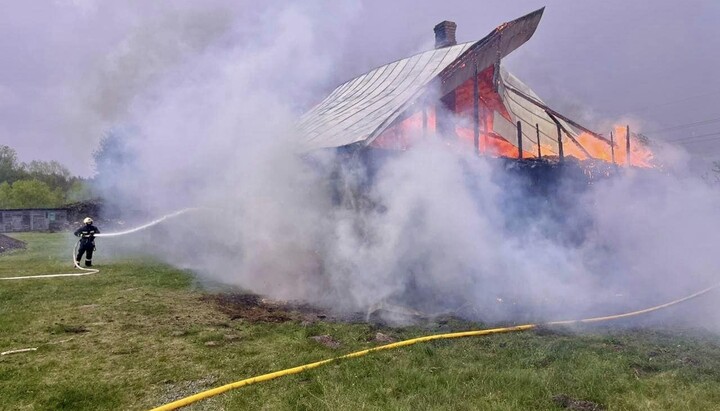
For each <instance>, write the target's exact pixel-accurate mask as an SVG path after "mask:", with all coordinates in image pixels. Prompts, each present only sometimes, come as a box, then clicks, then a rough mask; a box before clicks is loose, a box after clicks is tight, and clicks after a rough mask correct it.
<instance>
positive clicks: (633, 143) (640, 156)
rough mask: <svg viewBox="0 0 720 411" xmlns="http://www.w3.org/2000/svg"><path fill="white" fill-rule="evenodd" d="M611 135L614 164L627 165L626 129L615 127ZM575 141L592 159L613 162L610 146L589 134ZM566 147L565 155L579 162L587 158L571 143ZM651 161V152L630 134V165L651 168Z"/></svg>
mask: <svg viewBox="0 0 720 411" xmlns="http://www.w3.org/2000/svg"><path fill="white" fill-rule="evenodd" d="M613 135H614V142H615V150H614V156H615V163H617V164H622V165H627V164H628V155H627V138H628V136H627V128H626V127H624V126H615V127H614V130H613ZM576 139H577V141H578V143H580V144H581V145H582V146H583V147H584V148H585V150H587V152H588V153H590V155H591V156H593V157H594V158H598V159H601V160H605V161H608V162H610V161H613V150H611V149H610V145H609V144H608V143H607V142H605V141H602V140H600V139H599V138H597V137H595V136H593V135H592V134H590V133H582V134H580V135H579V136H577V137H576ZM566 145H567V146H569V147H568V148H569V150H566V151H565V152H566V153H567V155H571V156H573V157H577V158H579V159H581V160H584V159H586V158H588V157H587V155H585V153H583V152H582V151H580V149H578V148H577V147H576V146H575V144H573V143H572V142H568V143H566ZM652 160H653V153H652V150H650V148H649V147H648V146H647V145H645V144H644V143H643V142H641V141H640V140H639V139H638V138H637V137H634V136H633V135H632V133H630V165H633V166H636V167H652V166H653V164H652Z"/></svg>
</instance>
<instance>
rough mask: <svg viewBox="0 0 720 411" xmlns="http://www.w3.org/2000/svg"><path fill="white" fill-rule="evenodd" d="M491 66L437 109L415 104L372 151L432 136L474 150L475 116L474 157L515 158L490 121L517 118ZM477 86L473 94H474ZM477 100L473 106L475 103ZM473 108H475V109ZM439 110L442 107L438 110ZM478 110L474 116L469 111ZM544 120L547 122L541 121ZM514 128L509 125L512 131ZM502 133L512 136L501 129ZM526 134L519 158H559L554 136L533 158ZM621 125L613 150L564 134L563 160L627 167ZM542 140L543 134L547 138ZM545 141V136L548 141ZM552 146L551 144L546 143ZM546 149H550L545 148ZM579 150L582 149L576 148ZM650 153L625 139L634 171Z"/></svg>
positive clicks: (533, 145)
mask: <svg viewBox="0 0 720 411" xmlns="http://www.w3.org/2000/svg"><path fill="white" fill-rule="evenodd" d="M495 78H496V75H495V67H494V66H490V67H488V68H487V69H485V70H483V71H482V72H480V73H478V75H477V83H475V82H474V80H475V79H474V78H470V79H468V80H467V81H465V82H464V83H463V84H462V85H460V86H459V87H458V88H456V89H455V90H454V91H452V92H450V93H449V94H447V95H446V96H444V97H443V98H442V99H441V102H437V103H436V104H437V106H435V105H432V104H431V105H428V106H424V107H423V106H422V105H421V104H417V105H416V106H415V107H414V108H412V109H411V110H410V111H409V113H408V114H407V115H405V116H404V117H401V119H400V120H399V121H396V122H395V124H393V125H392V126H390V127H388V128H387V129H386V130H385V131H384V132H383V133H382V134H380V135H379V136H378V137H377V138H376V139H375V140H374V141H373V142H372V143H371V146H373V147H376V148H384V149H391V150H405V149H407V148H409V147H411V146H412V145H413V144H414V143H416V142H418V141H420V140H422V139H424V138H431V136H433V135H440V136H442V138H444V139H447V140H448V141H450V140H454V141H459V142H460V143H461V144H463V145H465V146H467V147H468V149H470V150H474V148H475V141H474V136H475V127H474V126H473V121H474V118H475V116H474V114H477V118H478V128H479V139H478V147H477V150H478V154H480V155H488V156H493V157H509V158H518V157H519V154H520V153H519V152H518V151H519V149H518V147H517V145H516V140H517V138H516V137H514V136H507V135H502V134H501V133H500V132H499V131H497V130H496V127H495V125H494V124H493V121H494V119H495V115H496V114H499V116H500V117H502V118H501V120H503V121H504V120H507V123H509V124H513V125H514V124H515V121H516V119H515V118H514V116H513V115H512V114H511V113H510V112H509V111H508V108H507V107H506V106H505V103H504V102H503V99H502V98H501V96H500V94H498V91H497V89H496V86H495V85H494V82H495ZM475 84H477V89H475ZM474 96H477V98H478V101H477V102H475V101H474ZM476 103H477V104H476ZM438 107H443V108H442V109H438ZM475 109H477V113H475V112H474V110H475ZM546 121H547V120H546ZM512 127H513V129H514V126H512ZM504 129H505V132H504V133H505V134H507V133H509V132H511V131H509V130H508V129H507V126H505V128H504ZM530 129H531V130H529V132H528V131H526V130H525V129H524V128H523V132H524V134H525V137H526V138H525V139H524V140H523V141H524V142H525V143H524V144H526V146H525V145H524V146H523V153H522V157H523V158H537V157H538V154H540V155H541V156H542V157H549V156H554V157H556V156H558V155H559V152H560V150H559V146H558V144H557V140H556V137H555V136H552V137H550V139H547V138H543V140H544V141H540V150H539V151H540V153H538V147H537V143H538V142H537V140H536V139H534V138H533V137H532V136H533V135H534V134H535V130H534V129H533V127H530ZM626 130H627V129H626V127H624V126H616V127H615V129H614V130H613V136H614V150H612V149H611V147H610V144H609V142H608V141H605V140H603V139H601V138H598V137H597V136H595V135H593V134H591V133H587V132H583V133H580V134H579V135H577V136H576V137H575V141H577V143H575V141H573V140H572V139H571V138H569V137H568V136H567V135H565V134H563V137H562V140H563V153H564V155H565V156H572V157H575V158H577V159H580V160H587V159H590V158H593V159H599V160H603V161H607V162H612V161H615V163H616V164H619V165H627V164H628V155H627V139H628V136H627V131H626ZM546 136H547V135H546ZM547 137H549V136H547ZM548 141H551V142H552V143H548ZM548 144H549V145H548ZM578 144H579V146H578ZM580 146H582V147H580ZM652 159H653V153H652V151H651V150H650V148H649V147H648V146H647V145H646V144H644V143H643V142H642V141H641V140H640V139H638V138H637V137H636V136H633V135H632V133H631V135H630V165H633V166H636V167H652V166H653V165H652Z"/></svg>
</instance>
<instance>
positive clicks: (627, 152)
mask: <svg viewBox="0 0 720 411" xmlns="http://www.w3.org/2000/svg"><path fill="white" fill-rule="evenodd" d="M625 155H626V156H627V165H628V167H630V125H628V126H627V127H626V128H625Z"/></svg>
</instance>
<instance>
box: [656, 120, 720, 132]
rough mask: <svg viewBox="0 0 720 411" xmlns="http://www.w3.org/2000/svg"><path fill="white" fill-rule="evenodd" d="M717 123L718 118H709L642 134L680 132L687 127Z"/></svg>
mask: <svg viewBox="0 0 720 411" xmlns="http://www.w3.org/2000/svg"><path fill="white" fill-rule="evenodd" d="M718 121H720V117H716V118H711V119H708V120H701V121H695V122H693V123H686V124H678V125H675V126H670V127H666V128H661V129H658V130H653V131H647V132H644V133H643V134H655V133H662V132H665V131H674V130H681V129H683V128H689V127H694V126H699V125H704V124H710V123H715V122H718Z"/></svg>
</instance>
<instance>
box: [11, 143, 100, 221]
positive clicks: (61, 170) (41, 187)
mask: <svg viewBox="0 0 720 411" xmlns="http://www.w3.org/2000/svg"><path fill="white" fill-rule="evenodd" d="M88 198H90V189H89V184H88V181H87V180H85V179H83V178H81V177H77V176H73V175H72V173H70V170H68V169H67V167H65V166H64V165H62V164H60V163H58V162H57V161H31V162H29V163H23V162H20V161H18V159H17V152H16V151H15V149H13V148H11V147H8V146H4V145H0V208H43V207H60V206H63V205H65V204H68V203H72V202H76V201H82V200H86V199H88Z"/></svg>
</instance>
